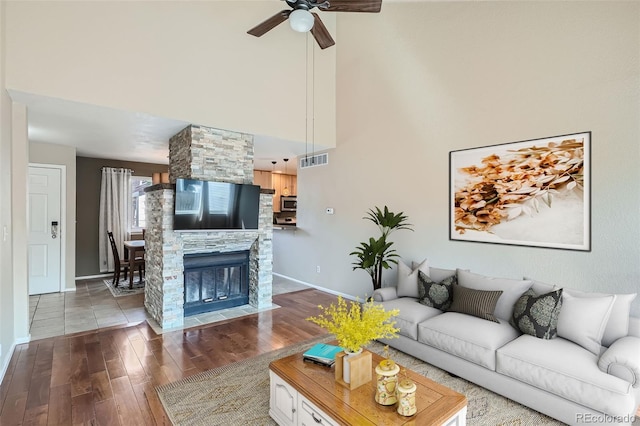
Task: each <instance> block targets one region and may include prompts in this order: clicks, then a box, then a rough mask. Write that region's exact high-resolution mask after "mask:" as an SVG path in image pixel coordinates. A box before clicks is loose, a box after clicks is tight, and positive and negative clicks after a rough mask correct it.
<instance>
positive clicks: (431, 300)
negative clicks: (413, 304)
mask: <svg viewBox="0 0 640 426" xmlns="http://www.w3.org/2000/svg"><path fill="white" fill-rule="evenodd" d="M455 284H457V280H456V276H455V275H452V276H450V277H447V278H445V279H444V280H442V281H440V282H439V283H438V282H435V281H433V280H432V279H431V277H429V276H428V275H427V274H425V273H424V272H422V271H420V272H419V273H418V293H419V294H418V296H419V299H420V300H418V301H419V302H420V303H422V304H423V305H427V306H431V307H432V308H436V309H440V310H441V311H446V310H447V309H449V306H451V302H452V301H453V286H454V285H455Z"/></svg>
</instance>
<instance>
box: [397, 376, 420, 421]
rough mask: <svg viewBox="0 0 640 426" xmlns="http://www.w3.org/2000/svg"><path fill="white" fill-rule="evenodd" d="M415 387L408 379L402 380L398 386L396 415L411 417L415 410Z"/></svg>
mask: <svg viewBox="0 0 640 426" xmlns="http://www.w3.org/2000/svg"><path fill="white" fill-rule="evenodd" d="M417 389H418V388H417V386H416V384H415V383H413V382H412V381H411V380H409V379H404V380H402V381H401V382H400V383H399V384H398V414H401V415H403V416H413V415H414V414H415V413H416V411H418V409H417V408H416V390H417Z"/></svg>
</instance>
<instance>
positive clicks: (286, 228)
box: [273, 224, 298, 231]
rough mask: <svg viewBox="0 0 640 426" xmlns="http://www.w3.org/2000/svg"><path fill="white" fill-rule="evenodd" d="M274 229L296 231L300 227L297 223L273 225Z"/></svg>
mask: <svg viewBox="0 0 640 426" xmlns="http://www.w3.org/2000/svg"><path fill="white" fill-rule="evenodd" d="M273 229H280V230H288V231H295V230H296V229H298V226H297V225H276V224H274V225H273Z"/></svg>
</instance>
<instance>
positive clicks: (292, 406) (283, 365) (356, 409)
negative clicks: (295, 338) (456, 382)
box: [269, 353, 467, 426]
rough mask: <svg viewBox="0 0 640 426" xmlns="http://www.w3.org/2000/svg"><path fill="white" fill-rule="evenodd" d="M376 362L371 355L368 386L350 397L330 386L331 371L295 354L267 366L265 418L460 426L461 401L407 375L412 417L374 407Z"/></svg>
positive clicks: (414, 375) (464, 401) (422, 379)
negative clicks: (413, 403)
mask: <svg viewBox="0 0 640 426" xmlns="http://www.w3.org/2000/svg"><path fill="white" fill-rule="evenodd" d="M382 359H383V358H382V357H380V356H379V355H377V354H375V353H372V372H371V377H372V380H371V382H370V383H368V384H365V385H362V386H360V387H359V388H357V389H354V390H351V391H350V390H349V389H347V388H345V387H344V386H342V385H340V384H339V383H337V382H336V381H335V378H334V370H333V368H328V367H324V366H321V365H316V364H313V363H309V362H305V361H303V360H302V354H301V353H300V354H295V355H291V356H288V357H286V358H282V359H279V360H276V361H273V362H272V363H271V364H269V375H270V379H271V386H270V387H271V391H270V398H269V414H270V415H271V417H272V418H273V419H274V420H275V421H276V422H277V423H278V424H279V425H281V426H284V425H302V424H306V425H309V424H312V425H315V424H320V425H446V426H462V425H465V424H466V412H467V398H466V397H465V396H464V395H462V394H459V393H458V392H455V391H453V390H451V389H449V388H447V387H445V386H442V385H440V384H438V383H436V382H434V381H433V380H430V379H428V378H426V377H424V376H421V375H420V374H417V373H415V372H413V371H411V370H408V369H407V370H406V371H407V375H408V376H409V378H410V379H411V380H413V381H414V382H415V384H416V386H417V387H418V390H417V392H416V406H417V408H418V412H417V413H416V414H415V415H413V416H411V417H404V416H401V415H400V414H398V413H397V412H396V406H395V405H392V406H383V405H380V404H378V403H376V402H375V393H376V374H375V370H374V369H375V366H376V365H378V363H379V362H380V361H381V360H382ZM401 368H403V367H402V366H401Z"/></svg>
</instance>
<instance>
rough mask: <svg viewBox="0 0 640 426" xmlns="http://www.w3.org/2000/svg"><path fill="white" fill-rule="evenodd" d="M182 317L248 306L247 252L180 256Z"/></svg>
mask: <svg viewBox="0 0 640 426" xmlns="http://www.w3.org/2000/svg"><path fill="white" fill-rule="evenodd" d="M183 261H184V316H185V317H186V316H190V315H196V314H201V313H204V312H211V311H217V310H220V309H226V308H232V307H235V306H242V305H246V304H247V303H249V251H238V252H226V253H220V252H215V253H198V254H188V255H184V259H183Z"/></svg>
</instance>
